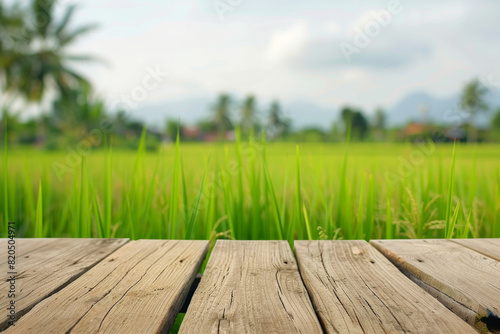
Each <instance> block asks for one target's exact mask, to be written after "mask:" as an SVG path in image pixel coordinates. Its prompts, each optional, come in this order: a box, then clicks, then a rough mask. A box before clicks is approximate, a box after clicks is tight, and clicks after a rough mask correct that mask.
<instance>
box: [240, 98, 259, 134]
mask: <svg viewBox="0 0 500 334" xmlns="http://www.w3.org/2000/svg"><path fill="white" fill-rule="evenodd" d="M255 105H256V101H255V97H254V96H252V95H249V96H247V98H246V99H245V101H244V102H243V107H242V110H241V113H242V115H241V125H240V126H241V130H242V132H243V134H244V135H248V134H249V133H253V131H254V130H255V123H256V115H255V114H256V106H255Z"/></svg>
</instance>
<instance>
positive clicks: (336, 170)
mask: <svg viewBox="0 0 500 334" xmlns="http://www.w3.org/2000/svg"><path fill="white" fill-rule="evenodd" d="M143 139H144V138H143ZM454 149H455V152H454ZM6 152H7V154H5V153H6ZM3 153H4V154H3V159H2V164H1V166H0V169H1V174H0V186H1V189H2V192H1V194H0V199H1V202H0V203H1V211H2V212H1V217H0V219H1V220H2V224H0V226H1V230H0V233H1V234H2V237H5V236H6V235H7V233H6V232H7V231H6V226H7V224H6V220H9V221H15V222H16V226H17V236H18V237H127V238H131V239H139V238H153V239H160V238H173V239H208V240H211V241H212V242H213V241H215V240H216V239H217V238H234V239H285V240H289V241H290V242H292V241H293V240H295V239H373V238H451V237H453V238H468V237H475V238H477V237H500V226H499V225H500V189H499V186H500V154H499V153H500V146H498V145H470V144H469V145H467V144H457V145H456V147H455V146H454V145H453V144H441V145H436V144H433V143H422V144H410V143H407V144H356V143H352V144H333V143H332V144H327V143H325V144H319V143H316V144H312V143H307V144H300V145H298V146H297V145H296V144H291V143H267V144H266V143H263V142H261V141H251V142H240V141H237V142H236V143H226V144H199V143H198V144H191V143H180V144H179V143H178V144H171V145H164V146H163V147H162V148H161V149H160V150H159V151H157V152H149V151H146V149H145V145H144V140H142V142H141V144H140V146H139V148H138V150H137V151H136V152H133V151H120V150H113V149H112V148H109V147H108V148H107V149H88V150H87V151H85V152H84V154H82V155H79V154H78V152H77V147H75V148H71V149H69V150H65V151H55V152H47V151H41V150H36V149H31V148H30V149H21V148H16V147H9V148H8V151H5V150H4V152H3ZM82 157H83V158H82ZM6 165H7V166H8V168H6Z"/></svg>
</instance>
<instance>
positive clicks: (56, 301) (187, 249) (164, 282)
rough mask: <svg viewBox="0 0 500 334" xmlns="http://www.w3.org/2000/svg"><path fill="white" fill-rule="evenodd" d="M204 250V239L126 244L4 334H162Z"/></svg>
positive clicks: (172, 320) (183, 295) (178, 307)
mask: <svg viewBox="0 0 500 334" xmlns="http://www.w3.org/2000/svg"><path fill="white" fill-rule="evenodd" d="M207 250H208V242H207V241H188V240H186V241H177V240H139V241H131V242H129V243H127V244H126V245H125V246H123V247H122V248H120V249H118V250H117V251H116V252H114V253H113V254H111V255H110V256H108V257H107V258H105V259H104V260H103V261H102V262H101V263H99V264H98V265H96V266H95V267H93V268H92V269H90V270H89V271H88V272H87V273H85V274H84V275H82V276H81V277H80V278H78V279H77V280H75V281H74V282H73V283H71V284H70V285H68V286H67V287H66V288H64V289H63V290H61V291H59V292H58V293H56V294H54V295H52V296H51V297H50V298H47V299H45V300H44V301H42V302H40V303H39V304H38V305H36V306H35V307H34V308H33V309H32V310H31V311H30V312H28V313H27V314H26V315H25V316H24V317H23V318H21V319H20V320H19V321H18V323H17V324H16V326H15V327H10V328H9V329H8V330H7V331H6V333H33V332H36V333H39V334H45V333H47V334H48V333H141V334H143V333H158V332H168V330H169V329H170V327H171V326H172V324H173V322H174V320H175V317H176V316H177V312H178V310H179V309H180V307H181V306H182V303H183V301H184V297H185V295H186V294H187V293H188V291H189V287H190V285H191V283H192V281H193V279H194V277H195V276H196V273H197V272H198V269H199V267H200V266H201V263H202V262H203V259H204V257H205V255H206V252H207Z"/></svg>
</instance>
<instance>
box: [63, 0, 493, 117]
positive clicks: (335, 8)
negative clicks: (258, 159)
mask: <svg viewBox="0 0 500 334" xmlns="http://www.w3.org/2000/svg"><path fill="white" fill-rule="evenodd" d="M73 2H74V1H71V0H60V3H61V4H68V3H73ZM76 3H77V4H78V5H79V7H80V10H79V11H78V12H77V15H76V21H77V22H78V23H89V22H95V23H98V24H99V26H100V27H99V29H98V30H96V31H95V32H93V33H91V34H89V35H88V36H87V37H86V38H83V39H82V40H81V41H79V42H78V43H77V44H76V45H75V46H74V48H73V49H72V51H74V52H78V53H89V54H93V55H96V56H98V57H100V58H102V59H103V60H104V62H102V63H99V64H95V65H91V66H89V65H85V66H81V67H80V68H81V70H82V71H84V72H85V74H86V75H87V76H89V77H90V78H91V79H92V81H93V82H94V84H95V86H96V88H97V91H98V93H99V94H100V95H101V96H103V97H104V98H106V99H107V100H108V101H122V100H123V98H124V97H123V96H128V95H131V94H133V95H134V96H135V100H134V98H133V101H132V102H133V103H134V105H138V104H141V105H147V104H154V103H158V102H160V101H165V100H182V99H186V98H191V97H200V96H215V94H218V93H220V92H222V91H227V92H231V93H234V94H236V95H246V94H248V93H253V94H256V95H257V96H258V97H259V98H262V99H264V100H266V99H273V98H277V99H280V100H281V101H283V102H291V101H294V100H305V101H312V102H314V103H316V104H318V105H320V106H323V107H328V108H330V107H332V108H337V107H338V106H339V105H342V104H345V103H350V104H354V105H357V106H360V107H362V108H365V109H366V110H368V111H371V110H373V109H374V108H375V107H376V106H379V105H380V106H389V105H391V104H394V103H396V102H397V101H398V100H399V99H401V98H402V97H403V96H405V95H406V94H408V93H411V92H414V91H426V92H429V93H431V94H433V95H435V96H436V97H445V96H449V95H452V94H455V93H457V92H458V91H459V90H460V89H461V87H462V86H463V85H464V83H465V82H466V81H468V80H470V79H471V78H473V77H485V76H489V75H493V76H495V77H497V78H499V79H500V69H499V68H498V60H499V59H500V20H498V13H500V1H477V0H476V1H464V0H454V1H448V0H442V1H439V2H436V1H426V0H421V1H415V0H413V1H409V0H400V1H398V0H390V1H374V0H370V1H368V0H366V1H365V0H355V1H333V0H329V1H323V0H309V1H290V0H287V1H285V0H273V1H263V0H215V1H214V0H183V1H168V0H162V1H159V0H156V1H153V0H141V1H139V0H135V1H132V0H120V1H118V0H80V1H77V2H76ZM151 71H153V72H154V71H156V72H160V73H163V74H164V73H167V72H168V76H166V77H165V78H163V77H162V78H161V79H160V80H158V81H159V82H161V86H159V87H157V85H156V84H155V81H151V80H150V79H148V73H150V72H151ZM145 80H146V81H145ZM145 87H146V88H145ZM143 88H144V89H145V90H146V92H144V89H143ZM132 102H129V103H132Z"/></svg>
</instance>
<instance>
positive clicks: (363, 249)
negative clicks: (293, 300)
mask: <svg viewBox="0 0 500 334" xmlns="http://www.w3.org/2000/svg"><path fill="white" fill-rule="evenodd" d="M295 253H296V256H297V261H298V263H299V269H300V272H301V275H302V279H303V280H304V284H305V285H306V287H307V290H308V291H309V296H310V297H311V299H312V302H313V305H314V308H315V310H316V313H317V314H318V316H319V318H320V321H321V322H322V325H323V328H324V329H325V332H326V333H471V334H472V333H476V331H475V330H474V329H473V328H472V327H471V326H469V325H468V324H466V323H465V322H464V321H462V320H461V319H460V318H459V317H458V316H456V315H455V314H453V313H452V312H451V311H449V310H448V309H447V308H446V307H444V306H443V305H442V304H441V303H439V302H438V301H437V300H436V299H434V298H433V297H432V296H430V295H429V294H428V293H426V292H425V291H423V290H422V289H421V288H419V287H418V286H417V285H416V284H414V283H413V282H411V281H410V280H409V279H408V278H407V277H406V276H405V275H403V274H402V273H401V272H400V271H399V270H398V269H397V268H396V267H395V266H394V265H393V264H391V263H390V262H389V261H388V260H387V259H386V258H385V257H384V256H383V255H382V254H380V253H379V252H378V251H377V250H376V249H374V248H373V247H372V246H370V245H369V244H368V243H367V242H366V241H364V240H353V241H330V240H324V241H296V242H295Z"/></svg>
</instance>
